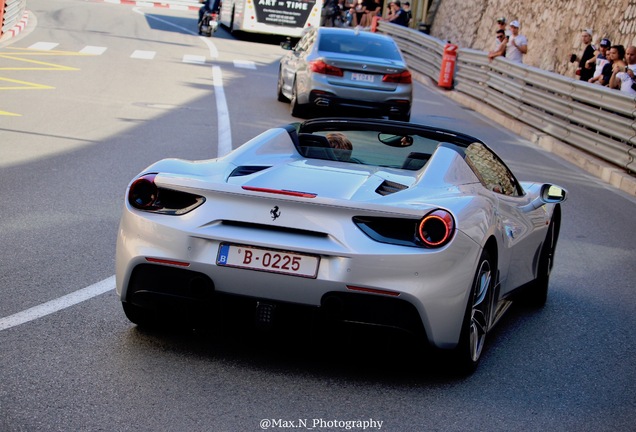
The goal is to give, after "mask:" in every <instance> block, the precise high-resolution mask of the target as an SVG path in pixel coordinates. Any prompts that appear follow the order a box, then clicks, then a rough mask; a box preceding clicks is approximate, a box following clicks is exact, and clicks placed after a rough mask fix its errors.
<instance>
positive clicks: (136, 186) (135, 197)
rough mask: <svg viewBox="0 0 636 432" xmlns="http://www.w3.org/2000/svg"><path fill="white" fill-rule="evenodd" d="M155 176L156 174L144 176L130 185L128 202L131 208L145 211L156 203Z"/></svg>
mask: <svg viewBox="0 0 636 432" xmlns="http://www.w3.org/2000/svg"><path fill="white" fill-rule="evenodd" d="M155 176H156V174H146V175H144V176H142V177H139V178H138V179H137V180H135V181H134V182H133V183H132V184H131V185H130V191H129V192H128V202H129V203H130V205H131V206H133V207H135V208H138V209H142V210H147V209H150V208H152V207H153V206H154V204H155V202H156V201H157V185H156V184H155Z"/></svg>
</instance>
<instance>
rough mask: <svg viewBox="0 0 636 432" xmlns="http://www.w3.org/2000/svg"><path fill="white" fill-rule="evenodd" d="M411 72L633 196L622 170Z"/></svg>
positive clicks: (634, 180)
mask: <svg viewBox="0 0 636 432" xmlns="http://www.w3.org/2000/svg"><path fill="white" fill-rule="evenodd" d="M413 76H414V77H415V79H417V80H418V81H419V82H421V83H423V84H424V85H426V86H427V87H429V88H431V89H435V90H437V91H438V92H439V93H440V94H442V95H444V96H446V97H448V98H450V99H453V100H454V101H455V102H457V103H459V104H460V105H463V106H465V107H468V108H470V109H472V110H474V111H476V112H478V113H480V114H482V115H484V116H486V117H488V118H489V119H491V120H493V121H494V122H496V123H498V124H499V125H501V126H503V127H505V128H506V129H508V130H510V131H512V132H514V133H515V134H517V135H519V136H521V137H522V138H524V139H526V140H528V141H530V142H532V143H533V144H535V145H537V147H539V148H541V149H543V150H546V151H548V152H550V153H553V154H555V155H557V156H559V157H560V158H562V159H564V160H566V161H568V162H570V163H572V164H574V165H576V166H577V167H579V168H581V169H582V170H584V171H586V172H587V173H589V174H591V175H593V176H595V177H597V178H599V179H601V180H603V181H604V182H606V183H609V184H610V185H611V186H613V187H615V188H616V189H619V190H621V191H623V192H625V193H626V194H628V195H631V196H636V177H634V176H632V175H630V174H629V173H628V172H626V171H625V170H623V169H621V168H618V167H616V166H614V165H612V164H610V163H608V162H605V161H603V160H601V159H599V158H597V157H595V156H592V155H591V154H589V153H586V152H584V151H583V150H579V149H577V148H576V147H573V146H571V145H569V144H566V143H564V142H563V141H559V140H557V139H556V138H554V137H552V136H550V135H548V134H546V133H545V132H542V131H540V130H538V129H535V128H533V127H531V126H528V125H527V124H525V123H523V122H520V121H518V120H515V119H514V118H512V117H510V116H508V115H506V114H504V113H502V112H501V111H499V110H497V109H495V108H492V107H490V106H488V105H486V104H485V103H483V102H480V101H479V100H477V99H474V98H472V97H470V96H468V95H465V94H463V93H459V92H458V91H455V90H442V89H440V88H439V87H437V86H435V85H434V84H433V83H432V81H431V79H430V78H429V77H427V76H425V75H422V74H416V73H414V74H413Z"/></svg>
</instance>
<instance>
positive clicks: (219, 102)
mask: <svg viewBox="0 0 636 432" xmlns="http://www.w3.org/2000/svg"><path fill="white" fill-rule="evenodd" d="M134 10H135V12H137V13H141V14H142V15H145V14H144V13H143V12H141V11H139V10H136V9H134ZM147 17H148V18H152V19H156V20H159V21H162V22H165V23H167V24H170V25H171V26H174V27H177V28H180V29H182V30H185V31H187V32H189V33H192V34H196V33H194V32H192V31H190V30H188V29H186V28H183V27H180V26H177V25H174V24H172V23H168V22H167V21H164V20H162V19H159V18H156V17H153V16H149V15H147ZM201 39H202V40H203V41H204V42H205V44H206V45H207V46H208V48H209V50H210V56H211V57H212V58H216V57H218V55H219V53H218V51H217V49H216V46H214V44H213V43H212V42H210V41H209V40H208V38H204V37H202V38H201ZM57 45H58V44H53V43H47V42H39V43H36V44H34V45H32V46H31V47H29V48H31V49H40V50H42V49H53V48H55V47H56V46H57ZM47 47H48V48H47ZM145 52H152V51H145ZM153 57H154V54H153ZM212 78H213V83H214V96H215V99H216V111H217V115H218V131H219V135H218V144H217V152H218V156H224V155H226V154H227V153H229V152H230V151H232V130H231V128H230V111H229V109H228V107H227V100H226V98H225V91H224V88H223V73H222V72H221V68H220V67H219V66H213V67H212ZM113 289H115V276H111V277H109V278H108V279H104V280H103V281H101V282H97V283H96V284H94V285H91V286H89V287H86V288H83V289H80V290H78V291H75V292H73V293H70V294H67V295H65V296H62V297H59V298H57V299H55V300H51V301H48V302H46V303H42V304H41V305H39V306H34V307H32V308H30V309H27V310H24V311H22V312H18V313H16V314H13V315H9V316H8V317H5V318H0V331H2V330H6V329H10V328H12V327H16V326H19V325H20V324H24V323H27V322H29V321H33V320H36V319H38V318H42V317H43V316H46V315H50V314H52V313H55V312H57V311H60V310H62V309H66V308H68V307H71V306H73V305H76V304H78V303H81V302H83V301H86V300H89V299H91V298H93V297H96V296H98V295H101V294H104V293H105V292H108V291H110V290H113Z"/></svg>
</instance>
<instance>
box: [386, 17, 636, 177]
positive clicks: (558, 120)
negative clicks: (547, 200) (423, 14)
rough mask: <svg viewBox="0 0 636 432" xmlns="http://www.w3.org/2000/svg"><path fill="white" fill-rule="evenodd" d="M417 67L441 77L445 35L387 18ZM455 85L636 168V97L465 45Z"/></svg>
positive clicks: (533, 124) (510, 113) (579, 145)
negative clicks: (411, 27) (390, 20)
mask: <svg viewBox="0 0 636 432" xmlns="http://www.w3.org/2000/svg"><path fill="white" fill-rule="evenodd" d="M378 32H379V33H384V34H388V35H390V36H392V37H393V38H394V39H395V41H396V42H397V44H398V45H399V47H400V49H401V50H402V52H403V53H404V56H405V57H406V61H407V63H408V65H409V67H410V68H411V70H412V71H414V72H417V73H419V74H421V75H424V76H426V77H428V78H430V79H432V80H434V81H437V79H438V77H439V75H440V71H441V64H442V54H443V51H444V46H445V45H446V42H445V41H441V40H439V39H436V38H434V37H432V36H429V35H427V34H424V33H422V32H419V31H417V30H414V29H410V28H406V27H403V26H399V25H396V24H391V23H388V22H384V21H381V22H380V23H379V24H378ZM454 90H455V91H458V92H461V93H463V94H465V95H467V96H469V97H471V98H474V99H476V100H478V101H479V102H482V103H485V104H488V105H489V106H490V107H492V108H494V109H496V110H499V111H501V112H502V113H505V114H507V115H508V116H510V117H512V118H514V119H516V120H518V121H520V122H523V123H525V124H527V125H529V126H531V127H533V128H535V129H537V130H540V131H542V132H543V133H545V134H546V135H549V136H552V137H554V138H555V139H557V140H559V141H562V142H565V143H567V144H569V145H572V146H574V147H576V148H578V149H580V150H583V151H585V152H587V153H590V154H592V155H594V156H596V157H598V158H600V159H603V160H605V161H606V162H609V163H611V164H613V165H615V166H617V167H620V168H622V169H624V170H626V171H627V172H629V173H631V174H632V175H633V174H636V162H635V161H634V156H636V121H635V119H634V114H635V113H636V98H634V97H633V96H629V95H625V94H624V93H621V92H620V91H618V90H612V89H609V88H607V87H602V86H599V85H594V84H589V83H587V82H582V81H579V80H576V79H573V78H568V77H565V76H563V75H559V74H556V73H553V72H548V71H544V70H542V69H539V68H535V67H532V66H528V65H524V64H520V63H514V62H510V61H508V60H507V59H505V58H502V57H497V58H495V59H494V60H493V61H492V62H491V61H489V59H488V55H487V53H485V52H483V51H478V50H474V49H469V48H460V49H459V50H458V52H457V63H456V71H455V79H454Z"/></svg>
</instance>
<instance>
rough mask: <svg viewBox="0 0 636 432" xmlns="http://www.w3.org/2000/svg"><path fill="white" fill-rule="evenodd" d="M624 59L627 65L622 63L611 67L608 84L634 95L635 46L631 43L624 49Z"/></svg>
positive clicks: (635, 80)
mask: <svg viewBox="0 0 636 432" xmlns="http://www.w3.org/2000/svg"><path fill="white" fill-rule="evenodd" d="M625 60H626V61H627V65H625V64H624V63H623V64H622V65H620V66H619V65H615V66H614V67H613V68H612V77H611V78H610V80H609V86H610V88H614V89H619V90H620V91H621V92H623V93H626V94H629V95H636V78H635V77H636V74H635V73H634V72H636V46H633V45H632V46H630V47H629V48H627V50H625Z"/></svg>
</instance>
